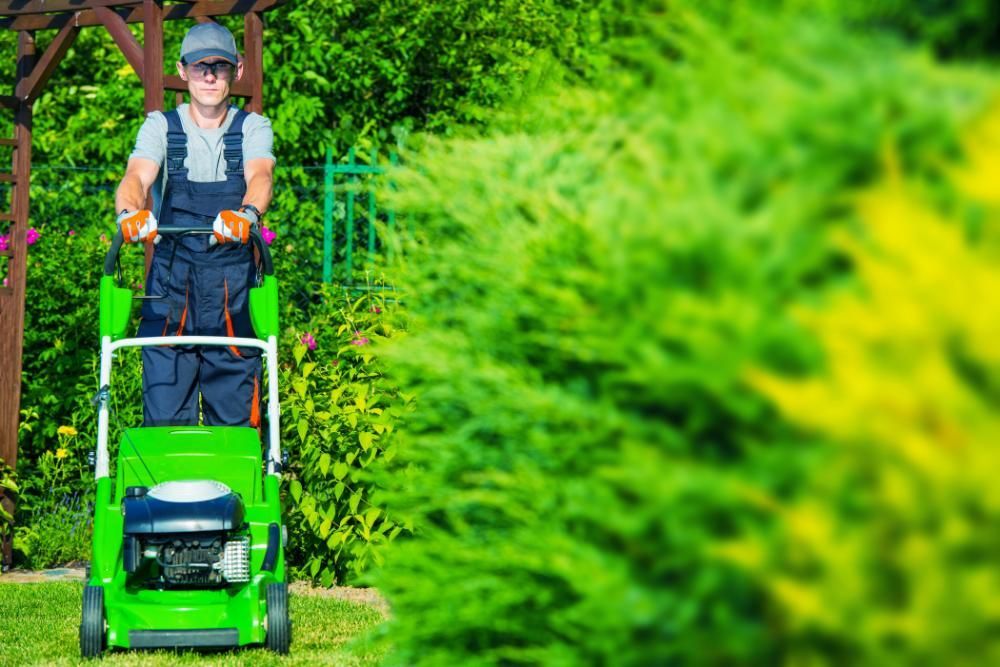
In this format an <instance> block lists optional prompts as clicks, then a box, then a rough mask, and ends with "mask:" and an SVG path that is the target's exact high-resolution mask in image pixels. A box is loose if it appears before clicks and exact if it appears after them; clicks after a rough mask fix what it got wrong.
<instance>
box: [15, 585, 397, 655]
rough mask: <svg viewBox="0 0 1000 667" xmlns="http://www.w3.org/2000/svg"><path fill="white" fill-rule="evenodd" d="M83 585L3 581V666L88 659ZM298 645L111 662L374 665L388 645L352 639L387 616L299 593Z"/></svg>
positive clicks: (295, 613) (294, 601) (294, 608)
mask: <svg viewBox="0 0 1000 667" xmlns="http://www.w3.org/2000/svg"><path fill="white" fill-rule="evenodd" d="M82 591H83V586H82V584H79V583H43V584H0V665H3V666H6V665H11V666H13V665H18V666H20V665H78V664H80V665H86V664H95V663H93V662H87V661H84V660H82V659H81V658H80V649H79V643H78V635H77V633H78V631H79V625H80V607H81V601H82V598H83V592H82ZM291 615H292V623H293V625H292V650H291V654H290V655H288V656H286V657H278V656H276V655H274V654H273V653H269V652H268V651H265V650H263V649H246V650H241V651H235V652H226V653H191V652H184V653H174V652H165V651H155V652H153V651H141V652H139V651H118V652H112V653H107V654H105V657H104V660H103V661H102V663H101V664H108V665H144V666H145V665H188V664H192V665H193V664H198V665H247V666H248V667H249V666H250V665H253V667H261V666H263V665H279V664H280V665H318V664H328V665H329V664H335V665H374V664H377V663H378V662H379V660H380V658H381V657H382V654H381V651H380V650H379V649H376V648H374V647H372V646H371V645H370V644H368V643H366V642H363V641H360V640H359V641H357V642H354V643H352V644H351V645H350V646H348V642H350V640H351V639H354V638H355V637H358V636H360V635H362V634H363V633H364V632H365V631H366V630H368V629H370V628H372V627H374V626H375V625H377V624H378V623H379V621H381V620H382V616H381V614H380V613H379V611H378V610H377V609H375V608H374V607H371V606H369V605H366V604H360V603H355V602H346V601H343V600H336V599H332V598H327V597H319V596H304V595H292V596H291Z"/></svg>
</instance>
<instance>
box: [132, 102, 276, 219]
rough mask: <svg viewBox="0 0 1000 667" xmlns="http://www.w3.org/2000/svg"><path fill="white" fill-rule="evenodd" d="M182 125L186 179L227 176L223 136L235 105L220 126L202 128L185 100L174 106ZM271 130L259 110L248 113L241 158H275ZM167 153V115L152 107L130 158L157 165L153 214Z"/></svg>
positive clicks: (210, 179)
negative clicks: (186, 153) (195, 120)
mask: <svg viewBox="0 0 1000 667" xmlns="http://www.w3.org/2000/svg"><path fill="white" fill-rule="evenodd" d="M177 112H178V115H179V116H180V119H181V125H182V126H183V127H184V131H185V132H186V133H187V138H188V144H187V149H188V155H187V158H185V160H184V166H185V167H187V170H188V179H189V180H192V181H197V182H199V183H213V182H216V181H224V180H226V160H225V158H224V157H223V150H224V149H225V144H224V143H223V141H222V137H223V136H224V135H225V134H226V130H228V129H229V126H230V125H232V123H233V118H234V117H235V116H236V107H235V106H230V107H229V112H228V113H227V114H226V120H225V121H224V122H223V123H222V127H218V128H213V129H203V128H200V127H198V126H197V125H195V124H194V121H193V120H192V119H191V116H190V113H189V111H188V105H187V104H181V105H180V106H178V107H177ZM273 146H274V132H273V131H272V130H271V121H270V120H268V119H267V118H265V117H264V116H261V115H260V114H256V113H251V114H250V115H248V116H247V117H246V119H245V120H244V121H243V161H244V162H246V161H248V160H254V159H256V158H269V159H271V160H274V153H273V152H272V150H273ZM166 156H167V119H166V118H165V117H164V115H163V113H162V112H160V111H152V112H150V113H149V115H148V116H146V120H145V122H143V124H142V127H140V128H139V134H138V135H137V136H136V138H135V149H134V150H133V151H132V154H131V155H130V156H129V159H131V158H134V157H141V158H145V159H147V160H152V161H153V162H156V163H157V164H158V165H160V177H159V178H158V179H157V183H156V185H155V186H154V187H153V201H154V215H156V216H159V214H160V210H159V209H160V199H161V195H162V192H163V187H164V185H166V181H167V170H166V169H164V168H163V165H164V162H165V161H166Z"/></svg>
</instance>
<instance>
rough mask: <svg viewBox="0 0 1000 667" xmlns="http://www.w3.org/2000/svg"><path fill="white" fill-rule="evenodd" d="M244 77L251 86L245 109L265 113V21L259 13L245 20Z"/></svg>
mask: <svg viewBox="0 0 1000 667" xmlns="http://www.w3.org/2000/svg"><path fill="white" fill-rule="evenodd" d="M243 58H244V61H245V63H244V70H243V76H244V77H247V81H248V83H249V84H250V97H249V98H248V99H247V101H246V104H244V105H243V108H244V109H246V110H247V111H254V112H256V113H264V99H263V96H264V20H263V19H262V18H261V16H260V14H258V13H257V12H247V14H246V16H245V17H244V18H243Z"/></svg>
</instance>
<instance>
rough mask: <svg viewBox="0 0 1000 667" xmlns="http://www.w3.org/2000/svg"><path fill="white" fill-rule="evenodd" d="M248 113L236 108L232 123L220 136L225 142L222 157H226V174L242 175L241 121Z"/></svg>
mask: <svg viewBox="0 0 1000 667" xmlns="http://www.w3.org/2000/svg"><path fill="white" fill-rule="evenodd" d="M249 115H250V114H248V113H247V112H246V111H244V110H243V109H237V110H236V115H235V116H234V117H233V122H232V124H230V126H229V129H228V130H226V134H225V135H224V136H223V137H222V141H223V142H224V143H225V152H224V153H223V157H225V159H226V176H229V175H233V174H235V175H237V176H242V175H243V121H244V120H246V117H247V116H249Z"/></svg>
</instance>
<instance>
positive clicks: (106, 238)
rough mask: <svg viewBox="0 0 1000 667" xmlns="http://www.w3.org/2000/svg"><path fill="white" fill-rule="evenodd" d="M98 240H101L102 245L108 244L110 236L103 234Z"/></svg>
mask: <svg viewBox="0 0 1000 667" xmlns="http://www.w3.org/2000/svg"><path fill="white" fill-rule="evenodd" d="M98 238H100V239H101V243H107V242H108V235H107V234H101V235H100V236H99V237H98Z"/></svg>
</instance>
